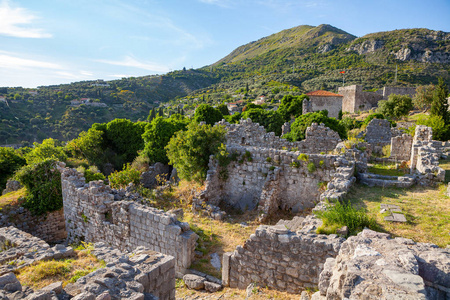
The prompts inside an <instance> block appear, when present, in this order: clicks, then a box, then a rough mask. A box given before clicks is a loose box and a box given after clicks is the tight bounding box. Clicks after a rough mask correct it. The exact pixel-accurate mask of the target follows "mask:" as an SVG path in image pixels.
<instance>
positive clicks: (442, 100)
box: [430, 77, 449, 124]
mask: <svg viewBox="0 0 450 300" xmlns="http://www.w3.org/2000/svg"><path fill="white" fill-rule="evenodd" d="M447 97H448V87H447V84H445V81H444V79H443V78H442V77H441V78H439V82H438V85H437V86H436V88H435V90H434V92H433V102H432V103H431V111H430V114H431V115H432V116H440V117H441V118H442V120H444V122H445V124H448V122H449V114H448V102H447Z"/></svg>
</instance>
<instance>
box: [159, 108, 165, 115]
mask: <svg viewBox="0 0 450 300" xmlns="http://www.w3.org/2000/svg"><path fill="white" fill-rule="evenodd" d="M158 115H159V116H160V117H164V109H163V108H162V107H160V108H159V111H158Z"/></svg>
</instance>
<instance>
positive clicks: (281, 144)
mask: <svg viewBox="0 0 450 300" xmlns="http://www.w3.org/2000/svg"><path fill="white" fill-rule="evenodd" d="M218 124H219V125H224V126H225V127H226V129H227V135H226V140H227V141H226V144H227V146H244V147H258V148H272V149H280V150H281V149H283V148H284V149H287V150H291V149H296V150H298V151H300V152H302V153H320V152H328V151H330V150H333V149H334V148H335V147H336V145H337V144H338V143H339V142H340V141H341V139H340V137H339V135H338V134H337V133H336V132H335V131H333V130H331V129H329V128H328V127H326V126H324V125H323V124H320V125H318V124H317V123H313V124H312V125H311V126H310V127H308V129H307V130H306V134H305V139H304V140H302V141H298V142H289V141H288V140H285V139H282V138H279V137H277V136H275V133H273V132H269V133H267V132H266V130H265V129H264V127H263V126H260V125H259V124H258V123H253V122H252V120H250V119H247V120H241V121H240V123H239V124H229V123H228V122H225V121H224V120H222V121H221V122H219V123H218Z"/></svg>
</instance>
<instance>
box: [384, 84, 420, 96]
mask: <svg viewBox="0 0 450 300" xmlns="http://www.w3.org/2000/svg"><path fill="white" fill-rule="evenodd" d="M391 94H395V95H406V96H409V97H411V98H412V97H414V95H415V94H416V88H415V87H395V86H385V87H384V88H383V99H388V97H389V95H391Z"/></svg>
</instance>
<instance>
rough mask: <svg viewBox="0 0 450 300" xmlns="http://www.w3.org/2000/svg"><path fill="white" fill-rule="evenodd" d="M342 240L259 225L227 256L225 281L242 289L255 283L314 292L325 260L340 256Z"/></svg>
mask: <svg viewBox="0 0 450 300" xmlns="http://www.w3.org/2000/svg"><path fill="white" fill-rule="evenodd" d="M343 241H344V239H342V238H338V237H337V236H336V235H329V236H327V235H316V234H310V233H301V232H297V233H294V232H291V231H289V230H287V229H286V227H284V226H274V227H268V226H260V227H258V229H257V230H256V232H255V234H252V235H251V236H250V238H249V239H248V240H247V241H246V242H245V243H244V245H243V246H242V247H241V246H238V247H237V248H236V250H235V251H234V252H232V253H230V252H229V253H225V254H224V256H223V268H222V281H223V283H224V285H227V286H230V287H232V288H240V289H245V288H246V287H247V286H248V285H249V284H250V283H252V282H254V283H257V284H258V285H261V286H267V287H269V288H271V289H275V290H280V291H286V292H289V293H301V291H302V290H304V289H305V288H312V289H314V288H317V286H318V283H319V274H320V272H322V270H323V264H324V263H325V261H326V259H327V258H330V257H336V256H337V254H338V253H339V249H340V246H341V244H342V242H343Z"/></svg>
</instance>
